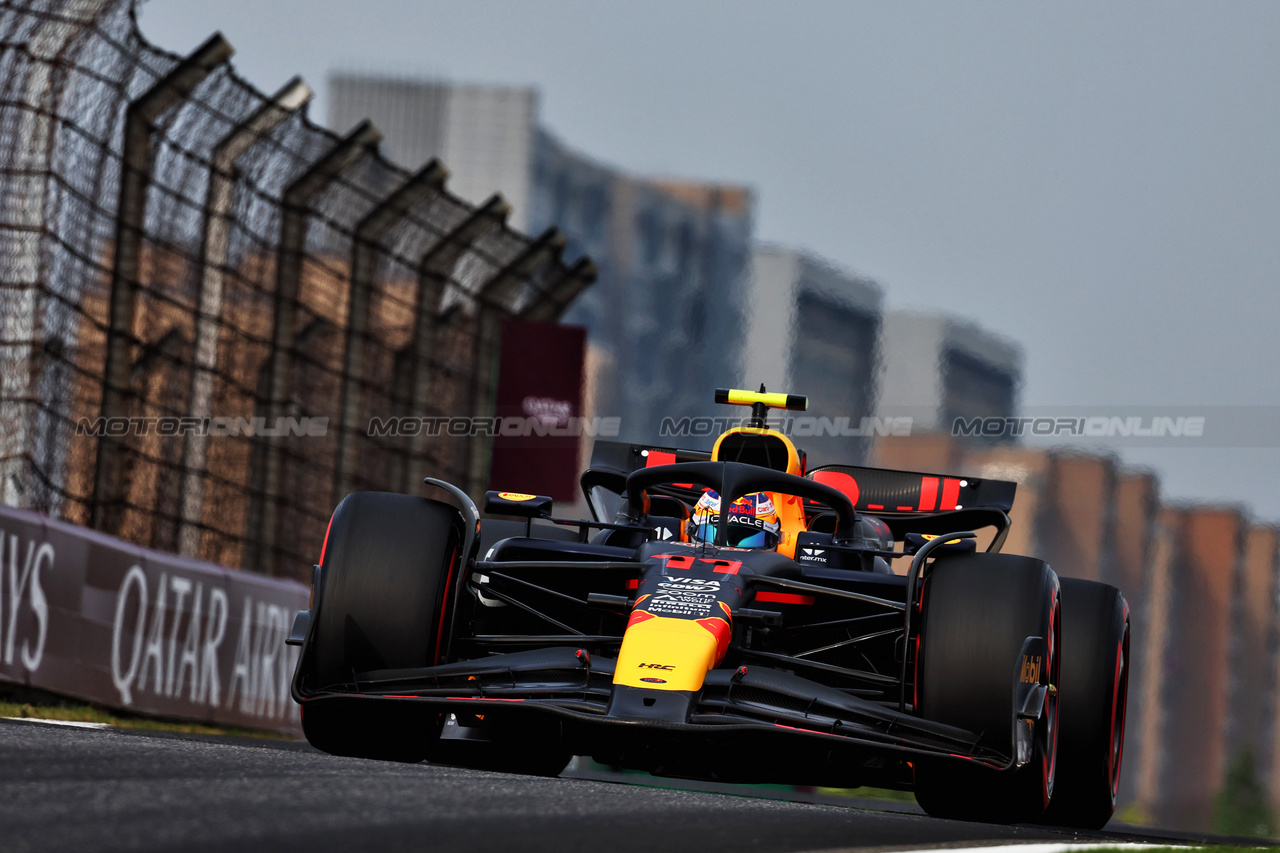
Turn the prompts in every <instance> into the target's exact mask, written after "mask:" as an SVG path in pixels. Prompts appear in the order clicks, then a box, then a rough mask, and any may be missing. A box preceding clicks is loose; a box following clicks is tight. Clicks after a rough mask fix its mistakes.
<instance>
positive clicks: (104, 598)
mask: <svg viewBox="0 0 1280 853" xmlns="http://www.w3.org/2000/svg"><path fill="white" fill-rule="evenodd" d="M308 595H309V590H308V589H307V588H306V587H305V586H303V585H302V584H299V583H296V582H293V581H286V580H277V579H273V578H267V577H263V576H259V575H252V574H248V573H246V572H239V571H233V570H230V569H226V568H223V567H221V566H217V565H214V564H212V563H206V562H201V561H199V560H193V559H187V558H183V557H177V556H174V555H171V554H164V553H160V552H158V551H152V550H149V549H146V548H140V547H138V546H136V545H131V544H129V543H127V542H124V541H122V540H120V539H117V538H115V537H112V536H106V535H103V534H101V533H97V532H95V531H92V530H88V529H86V528H83V527H78V526H76V525H74V524H69V523H67V522H63V521H58V520H55V519H51V518H47V517H45V516H42V515H39V514H37V513H33V512H27V511H24V510H18V509H13V508H12V507H8V506H4V505H0V679H2V680H5V681H9V682H16V683H19V684H24V685H27V686H30V687H34V688H39V689H41V690H48V691H51V692H54V693H58V694H60V695H64V696H68V697H72V698H76V699H83V700H87V701H90V702H95V703H98V704H100V705H105V706H107V707H111V708H116V709H119V710H122V711H130V712H134V713H141V714H152V715H156V716H164V717H174V718H178V719H183V720H192V721H198V722H203V723H209V724H216V725H231V726H243V727H248V728H259V729H270V730H275V731H282V732H300V731H301V719H300V717H299V715H298V706H297V705H296V704H295V703H294V702H293V700H292V699H291V698H290V697H289V680H290V678H291V677H292V675H293V668H294V664H295V663H296V660H297V649H296V648H291V647H288V646H286V645H285V644H284V640H285V637H286V636H287V635H288V632H289V627H290V623H291V621H292V619H293V615H294V612H295V611H297V610H299V609H300V608H303V607H305V606H306V604H307V598H308Z"/></svg>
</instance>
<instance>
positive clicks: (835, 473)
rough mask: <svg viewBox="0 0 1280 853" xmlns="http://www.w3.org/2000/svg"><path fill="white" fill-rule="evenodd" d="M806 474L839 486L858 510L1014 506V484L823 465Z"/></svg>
mask: <svg viewBox="0 0 1280 853" xmlns="http://www.w3.org/2000/svg"><path fill="white" fill-rule="evenodd" d="M808 477H809V478H810V479H812V480H817V481H818V482H819V483H825V484H826V485H828V486H832V487H834V488H837V489H839V490H840V491H842V492H844V493H845V494H846V495H848V497H849V500H851V501H853V507H854V509H857V510H860V511H861V510H865V511H867V512H871V513H875V514H877V515H879V514H881V513H884V514H890V513H922V512H927V513H934V512H953V511H955V510H958V509H979V508H982V509H998V510H1000V511H1001V512H1008V511H1009V510H1011V509H1013V496H1014V493H1015V492H1016V491H1017V489H1018V484H1017V483H1010V482H1007V481H1005V480H976V479H971V478H967V477H945V476H941V475H939V474H921V473H916V472H912V471H892V470H889V469H885V468H859V467H857V466H854V465H824V466H822V467H821V468H815V469H813V470H812V471H810V472H809V473H808Z"/></svg>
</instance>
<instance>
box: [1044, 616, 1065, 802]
mask: <svg viewBox="0 0 1280 853" xmlns="http://www.w3.org/2000/svg"><path fill="white" fill-rule="evenodd" d="M1060 601H1061V599H1059V598H1058V596H1056V595H1055V596H1054V597H1053V605H1052V606H1051V607H1050V608H1049V636H1048V638H1047V640H1048V646H1049V660H1048V666H1047V667H1045V670H1046V676H1047V677H1048V678H1049V679H1051V680H1050V682H1049V683H1050V684H1052V685H1053V686H1054V687H1055V688H1057V686H1058V680H1059V678H1058V654H1057V651H1058V644H1057V642H1055V640H1056V631H1057V627H1058V606H1059V602H1060ZM1050 703H1052V704H1053V717H1052V720H1051V722H1050V726H1051V727H1052V734H1051V737H1050V741H1049V755H1048V756H1047V757H1046V761H1045V763H1044V776H1043V780H1044V781H1043V786H1042V787H1043V791H1044V802H1045V805H1046V806H1048V804H1049V801H1050V799H1052V795H1053V779H1054V774H1055V773H1056V771H1057V765H1058V707H1059V705H1058V697H1057V696H1056V695H1053V694H1051V693H1050V692H1049V691H1046V692H1045V695H1044V705H1045V717H1046V719H1047V718H1048V717H1049V704H1050Z"/></svg>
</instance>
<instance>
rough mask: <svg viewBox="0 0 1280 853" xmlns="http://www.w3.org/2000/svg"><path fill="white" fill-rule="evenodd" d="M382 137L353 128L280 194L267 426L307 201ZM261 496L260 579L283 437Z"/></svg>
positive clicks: (293, 300) (292, 310)
mask: <svg viewBox="0 0 1280 853" xmlns="http://www.w3.org/2000/svg"><path fill="white" fill-rule="evenodd" d="M381 139H382V134H381V133H380V132H379V131H378V129H377V128H376V127H374V126H373V123H372V122H370V121H363V122H361V123H360V124H358V125H356V127H355V128H353V129H352V130H351V132H350V133H348V134H347V135H346V136H345V137H343V138H342V139H341V140H339V141H338V142H337V143H336V144H335V145H334V146H333V147H332V148H330V149H329V151H328V152H327V153H326V154H325V155H324V156H323V157H321V158H320V159H319V160H318V161H316V163H315V164H314V165H312V166H311V168H310V169H308V170H307V171H306V172H304V173H303V174H302V176H301V177H299V178H298V179H297V180H295V181H294V182H293V183H292V184H290V185H289V187H288V188H287V189H286V190H285V191H284V198H283V200H282V203H281V214H280V248H279V251H278V255H277V260H276V293H275V306H274V309H273V312H274V313H273V317H272V336H271V337H272V340H271V361H270V363H269V364H268V366H267V394H266V399H265V400H264V401H263V402H264V404H265V407H266V411H267V421H266V422H267V424H269V425H273V426H274V425H275V424H276V423H277V420H276V419H277V418H282V417H285V416H286V415H287V413H288V408H289V399H288V393H289V374H290V373H291V372H292V370H293V349H294V334H295V332H296V330H295V329H294V321H295V319H296V314H297V311H296V309H297V303H298V291H299V288H300V286H301V281H302V260H303V249H304V244H305V242H306V238H307V221H308V219H309V217H310V210H309V205H310V203H311V199H312V198H314V197H315V196H316V195H318V194H319V193H320V192H322V191H323V190H324V189H325V188H326V187H328V186H329V184H331V183H332V182H333V181H334V180H336V179H337V177H338V176H339V175H341V174H342V173H343V172H344V171H345V170H346V169H348V168H349V167H350V166H352V165H353V164H354V163H355V162H356V161H357V160H359V159H360V158H361V157H362V156H363V155H364V154H365V153H366V152H367V151H369V150H370V149H371V148H374V147H375V146H376V145H377V144H378V142H379V141H381ZM264 449H265V451H266V452H265V454H264V456H265V459H264V464H263V471H262V474H261V478H262V480H261V482H262V488H261V490H260V495H259V502H258V505H259V508H260V512H259V513H258V514H257V518H256V519H254V518H253V517H251V518H250V520H249V523H250V524H251V525H252V524H254V522H255V521H256V522H257V535H256V536H254V537H250V538H251V539H252V540H253V541H254V542H255V543H256V547H255V548H254V549H253V554H252V555H251V556H252V560H251V566H250V567H251V568H253V569H256V570H257V571H260V572H263V573H264V574H274V572H273V571H268V569H270V568H272V562H271V561H272V560H273V559H274V554H275V545H276V535H277V532H278V531H277V524H278V522H279V517H280V488H281V480H282V479H283V476H284V470H283V469H284V460H283V458H282V457H283V452H284V444H283V440H282V437H281V436H271V437H268V438H267V440H266V443H265V446H264Z"/></svg>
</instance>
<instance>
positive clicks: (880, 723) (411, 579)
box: [290, 392, 1128, 826]
mask: <svg viewBox="0 0 1280 853" xmlns="http://www.w3.org/2000/svg"><path fill="white" fill-rule="evenodd" d="M724 393H729V392H724ZM732 393H736V394H742V393H744V392H732ZM772 396H773V398H775V399H776V398H777V397H781V396H782V395H772ZM757 435H758V436H759V437H760V440H761V441H770V442H773V441H776V440H777V438H778V437H779V434H777V433H773V431H771V430H767V429H766V428H764V427H763V425H761V426H758V427H754V428H751V429H748V430H745V431H742V434H741V435H740V437H739V438H737V439H735V441H736V442H737V443H736V444H732V443H730V445H731V446H734V447H738V448H739V452H737V454H736V455H737V457H738V458H739V459H744V458H745V461H732V460H730V459H728V458H726V455H725V453H724V452H720V453H719V454H717V453H715V452H713V453H712V454H706V453H698V452H696V451H677V450H665V449H655V448H642V447H636V446H630V445H607V444H604V443H601V444H604V446H602V447H601V446H598V447H597V454H596V455H597V459H595V460H593V465H592V467H591V468H590V469H589V470H588V471H587V472H586V473H585V474H584V475H583V478H582V480H583V487H584V492H585V493H586V494H587V495H588V498H589V499H590V500H591V505H592V508H593V512H594V513H595V514H596V516H597V517H596V518H594V519H591V520H569V519H559V518H554V517H553V516H552V515H551V505H550V501H549V499H545V498H539V497H538V496H535V495H523V494H512V493H495V492H491V493H489V494H488V495H487V499H486V506H485V510H486V512H487V513H488V514H489V515H491V516H493V515H499V516H506V517H509V518H510V517H514V518H520V519H522V521H503V520H501V519H495V518H486V519H483V520H482V519H481V518H480V514H479V512H478V510H477V508H476V507H475V506H474V504H473V503H472V502H471V501H470V499H469V498H468V497H467V496H466V495H465V494H464V493H462V492H461V491H460V490H458V489H456V488H455V487H453V486H451V485H449V484H447V483H444V482H442V481H437V480H431V479H428V480H427V481H426V482H427V484H428V485H429V486H431V487H434V488H435V489H437V490H439V492H440V493H442V496H443V497H445V498H446V502H441V501H435V500H430V499H427V498H417V497H410V496H404V495H391V494H383V493H356V494H353V495H350V496H348V497H347V498H346V499H345V500H344V501H343V503H342V504H340V505H339V507H338V508H337V510H335V513H334V518H333V520H332V521H331V523H330V529H329V534H328V536H327V538H326V542H325V544H324V547H323V549H322V557H321V560H320V564H319V565H318V566H317V567H316V577H315V583H314V591H313V601H312V604H311V607H310V608H309V609H308V610H307V611H303V612H301V613H300V614H299V616H298V619H297V620H296V621H295V625H294V630H293V632H292V634H291V637H290V642H292V643H295V644H299V645H302V646H303V649H302V655H301V657H300V660H299V665H298V669H297V672H296V673H295V678H294V683H293V692H294V697H295V698H296V699H297V700H298V701H299V702H300V703H302V706H303V723H304V728H305V730H306V732H307V735H308V738H309V739H311V740H312V742H313V743H315V744H316V745H317V746H319V747H320V748H322V749H325V750H327V751H330V752H334V753H337V754H347V755H358V756H363V757H372V758H390V759H397V760H415V761H416V760H420V759H423V758H426V759H428V760H432V761H441V762H445V763H455V764H463V765H468V766H474V767H484V768H490V769H498V770H510V771H516V772H532V773H547V774H555V773H558V772H559V771H560V770H561V769H563V767H564V766H565V764H566V763H567V761H568V759H569V757H571V756H572V755H575V754H578V755H590V756H592V757H594V758H595V759H596V760H597V761H600V762H602V763H605V764H609V765H613V766H620V767H629V768H634V769H640V770H646V771H649V772H653V773H658V774H665V775H673V776H685V777H699V778H712V779H719V780H724V781H742V782H763V781H773V782H784V783H795V784H809V785H829V786H857V785H868V784H869V785H875V786H879V787H891V788H900V789H910V790H914V791H915V792H916V796H917V798H918V799H919V800H920V802H921V803H922V805H924V807H925V808H926V810H928V811H929V812H930V813H932V814H937V815H943V816H949V817H960V818H966V819H984V820H1001V821H1015V820H1035V819H1045V820H1052V821H1054V822H1058V823H1063V824H1069V825H1079V826H1086V825H1090V826H1091V825H1101V823H1105V821H1106V820H1107V819H1108V818H1109V817H1110V814H1111V810H1112V809H1114V796H1115V784H1116V783H1117V782H1118V772H1119V760H1120V753H1121V752H1122V743H1123V739H1122V736H1121V737H1120V738H1119V739H1117V738H1116V737H1115V735H1114V730H1115V729H1116V728H1117V726H1118V727H1119V728H1120V730H1121V732H1122V731H1123V713H1124V695H1123V694H1124V674H1125V670H1126V669H1127V666H1126V662H1127V636H1128V631H1127V610H1126V609H1124V607H1123V598H1121V597H1120V596H1119V593H1118V592H1115V591H1114V590H1112V589H1111V588H1110V587H1106V588H1103V594H1102V595H1101V596H1099V595H1098V594H1097V593H1098V590H1097V589H1094V588H1095V587H1097V588H1102V585H1100V584H1090V585H1089V588H1088V589H1083V588H1082V587H1081V585H1082V584H1087V582H1083V581H1060V580H1059V578H1058V577H1057V576H1056V575H1055V574H1054V572H1053V571H1052V570H1051V569H1050V568H1049V567H1048V566H1047V565H1046V564H1044V563H1043V562H1041V561H1038V560H1034V559H1031V558H1027V557H1016V556H1010V555H1004V554H1000V553H998V549H999V547H1000V545H1001V544H1002V543H1003V540H1004V535H1005V533H1006V531H1007V528H1008V524H1009V520H1008V516H1007V515H1006V511H1007V509H1008V507H1009V506H1010V505H1011V503H1012V494H1013V485H1012V484H1006V483H998V482H996V481H989V482H987V483H978V482H969V481H960V480H956V479H955V478H932V480H933V484H934V485H933V490H934V502H935V508H934V509H933V511H921V510H920V509H919V507H920V506H924V503H923V502H924V501H925V500H926V499H927V497H928V492H929V491H930V475H917V474H908V473H904V472H888V471H879V470H875V469H857V468H852V467H848V466H831V467H830V468H828V469H819V471H816V472H804V473H807V474H808V476H799V475H798V474H797V473H793V472H795V471H796V464H795V459H794V457H788V458H789V459H790V461H789V462H788V463H787V464H788V465H789V466H790V469H791V471H788V470H782V467H783V466H781V465H777V464H774V465H772V466H766V465H761V464H755V463H758V462H759V461H760V460H759V459H758V458H755V459H753V458H752V457H751V455H750V453H749V452H747V451H750V449H751V446H752V444H753V443H754V442H756V438H755V436H757ZM730 445H726V446H730ZM721 447H722V442H718V443H717V449H718V450H719V449H720V448H721ZM743 448H745V449H746V450H745V451H744V450H743ZM788 452H789V453H792V454H794V452H795V451H794V448H788ZM597 462H598V463H599V464H596V463H597ZM800 470H801V471H802V470H803V468H802V466H801V468H800ZM823 471H825V472H826V473H825V475H823V474H822V473H820V472H823ZM846 481H853V486H852V487H851V488H850V487H847V486H846V485H845V484H846ZM961 483H963V485H961ZM938 484H942V490H943V491H947V490H949V491H950V492H951V497H950V499H949V501H948V503H949V504H950V506H949V507H948V508H945V509H941V510H939V509H936V506H937V505H938V502H937V495H938V493H939V489H938ZM707 489H712V490H715V491H716V492H717V493H719V495H721V497H722V499H723V500H724V501H728V502H732V501H734V500H735V499H738V498H740V497H741V496H743V495H746V494H748V493H766V494H771V495H775V496H777V497H778V498H779V499H784V500H789V501H791V502H792V504H791V507H792V512H793V516H794V517H795V518H797V519H800V523H799V524H798V525H796V526H795V531H794V533H793V535H792V538H791V541H790V542H789V543H788V544H787V547H786V548H779V550H778V551H773V550H744V549H738V548H731V547H728V546H726V545H725V544H724V539H723V536H721V538H719V539H718V540H717V541H715V542H698V541H686V537H685V536H684V535H683V530H684V527H685V524H686V522H687V518H688V508H689V507H690V506H691V505H692V503H693V502H695V501H696V500H697V498H698V496H700V495H701V494H702V493H703V492H704V491H705V490H707ZM913 489H914V491H913ZM908 493H910V495H909V496H910V497H911V498H912V500H911V501H908V499H907V497H908ZM602 495H605V496H612V498H613V500H614V501H615V506H614V507H613V508H612V511H610V510H609V508H608V507H606V506H604V505H602V503H601V501H600V498H601V496H602ZM886 496H887V497H886ZM890 498H892V499H893V500H894V501H895V503H893V504H892V506H894V507H896V509H897V511H896V512H886V511H884V510H883V507H884V506H885V505H888V504H887V501H888V500H889V499H890ZM961 499H963V500H964V501H965V503H964V504H963V505H960V503H959V501H960V500H961ZM864 506H868V507H869V506H875V507H876V508H877V509H878V510H880V512H881V514H882V516H883V517H881V516H872V515H870V514H869V513H867V512H865V511H863V508H864ZM984 527H988V528H992V529H994V535H993V536H992V537H991V539H990V547H989V548H988V550H987V551H986V552H977V551H976V549H975V547H974V546H975V543H976V540H977V538H978V537H977V534H976V533H975V532H974V529H981V528H984ZM970 528H973V529H970ZM896 545H900V547H895V546H896ZM785 551H789V552H790V553H785ZM482 552H483V553H482ZM907 559H909V563H910V568H909V570H908V571H907V572H906V573H905V574H903V575H898V574H894V573H893V572H892V571H891V570H889V568H888V566H889V563H890V562H891V561H893V560H907ZM1081 589H1083V591H1077V590H1081ZM1107 590H1110V591H1111V593H1106V591H1107ZM1086 593H1087V594H1086ZM1076 599H1080V600H1081V601H1082V602H1083V601H1085V600H1086V599H1087V600H1088V602H1089V603H1088V604H1087V605H1086V604H1084V603H1082V604H1080V605H1077V608H1078V610H1079V612H1078V613H1076V614H1074V616H1076V617H1081V616H1083V615H1087V616H1088V621H1089V622H1090V626H1091V627H1089V628H1087V629H1086V628H1075V627H1074V626H1075V622H1077V621H1082V619H1080V618H1073V609H1072V603H1073V601H1075V600H1076ZM1095 599H1096V600H1095ZM1064 600H1065V602H1066V604H1065V605H1064V603H1063V602H1064ZM1117 608H1119V610H1118V611H1117ZM1108 609H1109V610H1110V611H1112V613H1111V614H1110V615H1111V616H1112V617H1113V618H1110V620H1109V621H1108V620H1107V619H1105V618H1100V616H1099V614H1102V613H1103V611H1107V610H1108ZM1086 611H1087V613H1086ZM1117 612H1118V613H1119V614H1120V616H1119V619H1118V620H1117V619H1116V618H1114V616H1115V613H1117ZM1103 615H1106V614H1103ZM1095 623H1096V624H1102V625H1104V629H1105V630H1103V631H1102V633H1103V634H1104V635H1105V636H1102V637H1100V638H1099V637H1094V638H1093V639H1091V640H1088V641H1086V640H1084V639H1082V640H1079V641H1077V642H1078V645H1079V647H1080V648H1081V649H1082V650H1083V649H1084V648H1085V647H1086V646H1087V647H1089V649H1090V650H1092V649H1093V647H1094V646H1097V647H1099V648H1102V647H1105V646H1108V644H1109V645H1110V649H1109V652H1108V653H1109V654H1112V655H1114V658H1115V659H1114V662H1113V663H1112V664H1111V665H1110V666H1107V667H1105V672H1102V671H1098V670H1099V667H1098V666H1097V665H1096V664H1095V663H1094V662H1093V661H1092V660H1091V661H1089V662H1087V663H1079V664H1077V663H1075V662H1074V661H1073V659H1072V656H1071V654H1070V652H1067V653H1066V654H1064V653H1063V652H1064V649H1070V648H1071V646H1070V644H1071V642H1072V641H1073V639H1074V637H1075V635H1076V634H1080V635H1081V636H1084V633H1085V632H1086V631H1087V632H1088V633H1089V634H1090V635H1091V636H1092V635H1095V634H1098V633H1099V631H1098V629H1097V627H1096V625H1095ZM1073 630H1074V631H1075V633H1074V634H1073ZM1064 635H1065V636H1066V637H1067V640H1066V643H1067V645H1065V646H1064V640H1063V637H1064ZM1093 657H1095V658H1096V657H1098V654H1094V655H1093ZM1064 677H1065V678H1067V681H1066V682H1065V684H1066V685H1068V687H1067V689H1068V690H1070V689H1071V688H1070V686H1069V685H1071V684H1072V681H1071V679H1073V678H1074V679H1075V680H1076V681H1078V682H1080V684H1081V687H1080V695H1081V696H1084V695H1086V694H1090V695H1092V694H1101V693H1105V694H1106V695H1105V696H1102V695H1099V696H1096V697H1094V698H1091V699H1090V700H1089V706H1088V707H1084V708H1081V710H1079V711H1077V712H1076V714H1077V716H1078V718H1077V719H1076V720H1075V721H1074V722H1075V725H1074V726H1073V725H1071V723H1070V721H1069V720H1068V719H1067V718H1066V717H1065V716H1063V722H1062V723H1061V724H1060V722H1059V718H1060V715H1061V706H1060V703H1059V687H1060V685H1062V684H1064V681H1063V679H1064ZM1085 682H1088V683H1087V684H1086V683H1085ZM1104 683H1105V684H1106V685H1107V686H1109V687H1110V690H1099V689H1098V688H1097V685H1102V684H1104ZM1086 688H1088V689H1086ZM1064 695H1066V694H1064ZM1078 701H1081V702H1083V701H1084V700H1078ZM1065 707H1066V708H1067V710H1068V712H1069V711H1070V710H1071V708H1072V707H1073V706H1072V705H1071V704H1070V703H1068V704H1067V705H1066V706H1065ZM1104 718H1105V719H1104ZM1104 728H1105V729H1107V732H1106V739H1107V742H1106V743H1105V744H1100V743H1095V741H1101V739H1102V738H1101V736H1100V735H1099V731H1100V730H1101V729H1104ZM1064 741H1065V743H1064ZM1064 746H1065V747H1066V749H1064V748H1063V747H1064ZM1076 753H1079V754H1076ZM1059 755H1062V756H1063V759H1062V760H1061V761H1060V760H1059ZM1081 755H1083V756H1084V757H1085V758H1086V759H1087V760H1084V761H1082V760H1080V756H1081ZM1068 756H1070V758H1068ZM1060 765H1061V766H1060ZM1076 765H1083V766H1081V767H1077V766H1076ZM1064 780H1066V781H1068V782H1069V784H1070V787H1069V788H1067V787H1064V785H1063V784H1062V782H1063V781H1064ZM1055 782H1057V784H1055Z"/></svg>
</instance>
